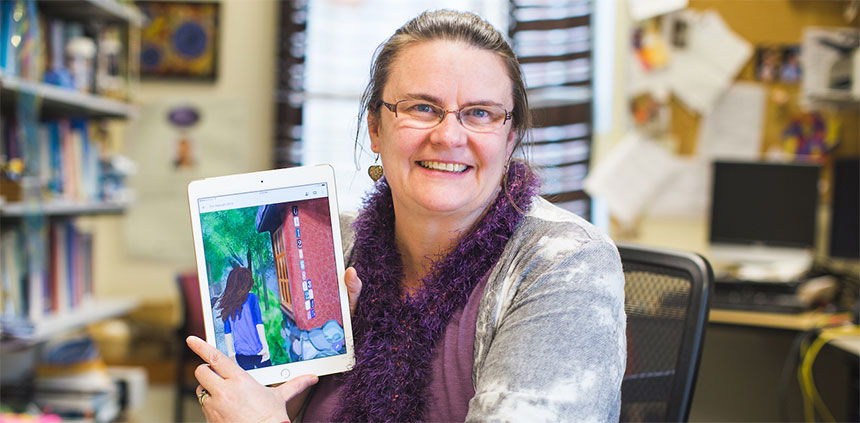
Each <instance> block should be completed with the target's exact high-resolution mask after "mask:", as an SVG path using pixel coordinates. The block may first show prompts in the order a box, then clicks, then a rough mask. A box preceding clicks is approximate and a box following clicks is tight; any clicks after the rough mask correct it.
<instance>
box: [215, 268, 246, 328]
mask: <svg viewBox="0 0 860 423" xmlns="http://www.w3.org/2000/svg"><path fill="white" fill-rule="evenodd" d="M252 286H254V278H253V276H252V275H251V271H250V270H248V268H247V267H234V268H233V270H231V271H230V274H229V275H227V287H226V288H224V294H222V295H221V303H220V306H221V320H222V321H225V322H226V321H227V318H229V317H232V318H233V320H236V319H238V318H239V317H241V315H242V304H244V303H245V299H247V298H248V293H249V292H251V287H252ZM234 314H235V316H234Z"/></svg>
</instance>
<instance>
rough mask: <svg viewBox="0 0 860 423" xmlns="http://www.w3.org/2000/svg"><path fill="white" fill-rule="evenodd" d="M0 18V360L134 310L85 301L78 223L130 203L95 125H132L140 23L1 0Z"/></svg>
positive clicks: (106, 4) (124, 11)
mask: <svg viewBox="0 0 860 423" xmlns="http://www.w3.org/2000/svg"><path fill="white" fill-rule="evenodd" d="M0 12H2V13H0V19H2V20H3V21H2V22H0V27H2V28H5V30H0V47H2V48H0V117H2V119H0V176H2V178H3V185H2V188H3V189H2V191H0V351H4V352H8V351H10V350H17V349H20V348H28V347H32V346H36V345H39V344H40V343H42V342H44V341H47V340H49V339H51V338H54V337H57V336H58V335H61V334H63V333H66V332H70V331H74V330H77V329H79V328H83V327H86V326H87V325H89V324H91V323H96V322H98V321H101V320H104V319H108V318H111V317H116V316H120V315H123V314H126V313H128V312H129V311H131V310H132V309H134V308H135V307H136V306H137V301H136V300H134V299H124V298H111V299H102V298H95V296H94V293H93V289H92V271H93V268H94V264H93V246H92V245H93V242H95V241H94V239H95V237H94V234H93V233H92V232H91V231H89V230H86V229H84V228H82V227H81V225H78V224H77V221H76V219H77V217H79V216H100V215H115V214H122V213H124V212H125V210H126V208H127V207H128V206H129V204H130V198H131V196H130V195H128V192H127V191H122V188H123V185H122V184H123V182H122V175H119V176H118V175H117V170H116V169H115V168H114V167H111V165H112V163H113V162H112V157H113V155H116V154H117V153H118V152H116V151H113V150H116V148H117V145H121V143H117V142H113V141H112V140H111V139H110V138H109V137H110V135H109V133H108V131H106V130H105V129H104V127H105V122H107V121H108V120H128V119H132V118H134V117H135V116H136V108H135V106H134V104H133V103H132V102H131V99H132V98H133V97H134V95H133V91H134V89H135V88H136V84H137V80H138V77H137V75H138V70H137V57H136V56H137V54H138V52H139V45H138V44H139V39H140V37H139V32H140V26H141V25H142V23H143V21H144V17H143V16H142V15H141V13H140V12H139V11H137V9H136V8H134V7H133V6H130V2H119V1H116V0H63V1H56V0H12V1H10V0H0ZM10 28H11V29H10ZM4 31H5V32H4ZM15 31H17V32H15ZM16 36H17V38H16ZM81 39H84V40H83V41H84V42H85V44H87V45H89V46H91V47H92V49H91V51H90V52H89V53H87V55H86V57H85V59H86V66H83V67H81V66H77V67H76V62H75V60H76V59H75V57H73V55H74V53H73V52H74V51H78V52H79V50H72V49H71V48H70V45H71V44H72V43H73V42H75V41H81ZM27 43H29V44H27ZM32 52H36V53H32ZM27 54H29V56H27ZM77 54H80V53H77ZM78 59H80V57H78ZM79 63H80V62H78V64H79ZM108 83H110V84H108Z"/></svg>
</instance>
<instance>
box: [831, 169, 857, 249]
mask: <svg viewBox="0 0 860 423" xmlns="http://www.w3.org/2000/svg"><path fill="white" fill-rule="evenodd" d="M832 193H833V198H832V199H831V203H830V213H831V214H830V216H831V218H830V242H829V249H828V255H829V256H830V257H835V258H846V259H854V260H858V259H860V158H857V157H854V158H851V159H838V160H835V161H834V163H833V189H832Z"/></svg>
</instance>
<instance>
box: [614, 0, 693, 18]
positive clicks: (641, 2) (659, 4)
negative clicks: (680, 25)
mask: <svg viewBox="0 0 860 423" xmlns="http://www.w3.org/2000/svg"><path fill="white" fill-rule="evenodd" d="M685 7H687V0H628V2H627V8H628V9H629V11H630V17H631V18H632V19H633V20H634V21H641V20H645V19H648V18H653V17H654V16H659V15H663V14H666V13H669V12H674V11H676V10H681V9H683V8H685Z"/></svg>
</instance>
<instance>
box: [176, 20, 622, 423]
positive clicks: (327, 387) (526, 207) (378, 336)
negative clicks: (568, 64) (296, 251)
mask: <svg viewBox="0 0 860 423" xmlns="http://www.w3.org/2000/svg"><path fill="white" fill-rule="evenodd" d="M365 119H366V122H367V127H368V133H369V135H370V139H371V149H372V150H373V151H374V152H376V153H377V154H379V156H380V158H381V161H382V167H383V169H384V173H385V176H384V178H383V179H381V180H380V181H379V182H377V184H376V189H375V191H374V192H372V193H370V195H369V197H368V198H367V199H366V200H365V203H364V208H363V209H362V210H361V212H360V213H359V215H358V216H357V217H356V218H354V219H352V218H349V217H346V218H344V223H345V225H346V224H348V225H350V226H351V228H352V231H351V232H350V231H345V233H344V240H345V245H344V251H345V257H347V262H348V264H349V265H350V266H351V267H350V268H348V269H347V272H346V275H345V281H344V282H345V283H346V285H347V287H348V288H349V291H350V310H351V312H352V313H353V332H354V336H355V358H356V362H355V366H354V368H353V369H352V370H351V371H349V372H347V373H344V374H341V375H333V376H326V377H323V378H322V379H320V383H319V385H318V386H317V387H316V388H315V389H314V391H313V393H312V394H309V393H308V391H307V390H306V388H307V386H308V385H309V384H311V383H314V382H315V381H316V379H315V377H300V378H297V379H295V380H293V381H290V382H287V383H285V384H284V385H281V386H280V387H277V388H272V389H269V390H266V389H264V388H263V387H261V386H255V385H254V384H253V383H252V382H249V381H248V378H247V377H246V376H247V375H245V374H244V373H243V372H242V371H241V369H236V368H234V366H233V365H232V363H230V362H229V361H228V360H223V359H222V358H221V356H220V355H219V353H217V351H212V350H211V349H209V348H207V345H206V344H205V343H202V342H198V341H197V340H189V345H190V346H191V347H192V349H194V350H195V351H196V352H197V353H198V354H200V355H201V356H202V357H204V358H207V359H208V360H209V361H210V363H211V365H212V366H211V369H210V368H209V367H201V368H199V369H198V371H197V373H196V375H197V376H198V379H199V380H200V382H201V385H202V386H201V388H200V389H203V388H205V389H206V391H207V392H208V393H209V394H207V396H206V400H205V402H203V411H204V413H205V414H206V416H207V418H209V419H210V420H213V421H228V420H230V418H237V417H238V418H243V419H247V418H248V417H249V416H253V417H254V418H258V417H260V420H273V421H274V420H275V419H279V420H277V421H282V420H284V419H286V418H288V415H287V414H286V410H285V409H284V403H285V402H288V403H287V405H288V408H289V412H290V413H289V416H295V415H296V413H298V412H303V413H304V417H303V419H304V421H425V420H432V421H464V420H528V421H559V420H571V421H582V420H589V421H595V420H597V421H617V420H618V413H619V406H620V386H621V379H622V375H623V373H624V363H625V358H626V345H625V321H626V319H625V314H624V308H623V300H624V290H623V284H624V277H623V274H622V272H621V264H620V260H619V257H618V252H617V250H616V248H615V246H614V245H613V243H612V241H611V240H609V239H608V238H607V237H606V236H605V235H604V234H602V233H600V232H599V231H598V230H596V229H595V228H594V227H592V226H591V225H590V224H589V223H588V222H586V221H584V220H582V219H581V218H579V217H577V216H576V215H573V214H571V213H568V212H566V211H564V210H562V209H559V208H557V207H555V206H553V205H551V204H550V203H548V202H547V201H545V200H543V199H542V198H540V197H539V196H538V195H537V185H538V182H537V181H538V178H537V177H536V176H535V175H534V174H533V173H532V171H531V170H530V168H529V166H528V165H526V164H525V163H523V162H520V161H516V160H512V156H513V153H514V151H515V150H516V149H517V148H519V146H520V144H521V142H522V139H523V137H524V136H525V134H526V132H527V131H528V129H529V127H530V122H531V116H530V112H529V109H528V99H527V98H526V91H525V86H524V84H523V80H522V74H521V71H520V66H519V63H518V62H517V59H516V57H515V56H514V54H513V52H512V51H511V49H510V47H509V45H508V44H507V43H506V42H505V39H504V37H503V36H502V35H501V34H500V33H499V32H498V31H497V30H495V29H494V28H493V27H492V26H490V25H489V24H488V23H486V22H485V21H484V20H482V19H481V18H480V17H478V16H476V15H474V14H471V13H461V12H453V11H435V12H426V13H423V14H421V15H420V16H418V17H416V18H415V19H413V20H411V21H409V22H408V23H406V25H404V26H403V27H401V28H400V29H398V30H397V31H396V32H395V33H394V35H393V36H392V37H391V38H389V39H388V40H387V41H386V42H385V43H384V44H383V45H382V46H381V47H380V49H379V50H378V52H377V55H376V58H375V60H374V64H373V67H372V69H371V80H370V83H369V85H368V87H367V89H366V90H365V93H364V96H363V98H362V111H361V113H360V114H359V122H360V123H361V122H363V121H364V120H365ZM213 369H214V370H215V372H217V374H215V373H214V372H213V371H212V370H213ZM300 410H302V411H300Z"/></svg>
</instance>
